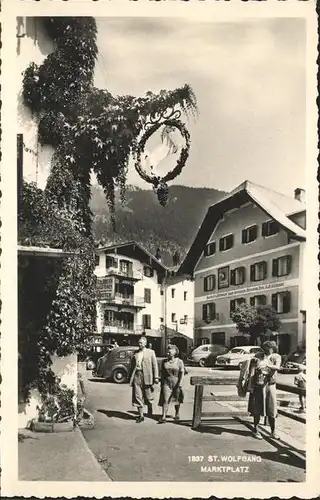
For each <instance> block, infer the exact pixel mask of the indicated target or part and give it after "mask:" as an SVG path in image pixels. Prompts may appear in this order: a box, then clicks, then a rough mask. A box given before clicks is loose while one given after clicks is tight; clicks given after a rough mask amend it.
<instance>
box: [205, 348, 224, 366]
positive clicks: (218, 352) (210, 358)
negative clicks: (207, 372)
mask: <svg viewBox="0 0 320 500" xmlns="http://www.w3.org/2000/svg"><path fill="white" fill-rule="evenodd" d="M215 347H216V350H215V351H213V352H210V354H209V356H208V357H207V359H206V361H205V366H210V367H212V366H215V365H216V359H217V357H218V356H222V354H227V352H228V351H229V348H228V347H226V346H224V345H216V346H215Z"/></svg>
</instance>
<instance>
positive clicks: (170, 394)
mask: <svg viewBox="0 0 320 500" xmlns="http://www.w3.org/2000/svg"><path fill="white" fill-rule="evenodd" d="M178 355H179V349H178V348H177V346H175V345H169V346H168V348H167V358H166V359H164V360H163V361H162V365H161V370H160V383H161V390H160V399H159V406H162V416H161V418H160V420H159V423H160V424H164V423H166V418H167V413H168V409H169V405H170V403H174V407H175V417H174V419H175V420H179V418H180V415H179V412H180V404H181V403H183V400H184V394H183V390H182V382H183V377H184V364H183V361H182V359H179V358H178Z"/></svg>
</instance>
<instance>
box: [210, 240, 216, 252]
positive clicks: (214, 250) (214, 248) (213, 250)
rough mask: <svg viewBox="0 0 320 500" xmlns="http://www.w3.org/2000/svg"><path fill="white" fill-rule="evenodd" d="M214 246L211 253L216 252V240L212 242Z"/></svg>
mask: <svg viewBox="0 0 320 500" xmlns="http://www.w3.org/2000/svg"><path fill="white" fill-rule="evenodd" d="M211 245H212V247H211V253H212V254H214V253H216V242H215V241H214V242H213V243H211Z"/></svg>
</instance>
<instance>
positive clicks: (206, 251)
mask: <svg viewBox="0 0 320 500" xmlns="http://www.w3.org/2000/svg"><path fill="white" fill-rule="evenodd" d="M203 253H204V255H205V256H206V257H207V256H208V254H209V249H208V245H206V246H205V247H204V250H203Z"/></svg>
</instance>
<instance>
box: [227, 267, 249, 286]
mask: <svg viewBox="0 0 320 500" xmlns="http://www.w3.org/2000/svg"><path fill="white" fill-rule="evenodd" d="M245 277H246V269H245V267H237V268H236V269H232V271H231V272H230V284H231V285H242V284H243V283H244V282H245Z"/></svg>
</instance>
